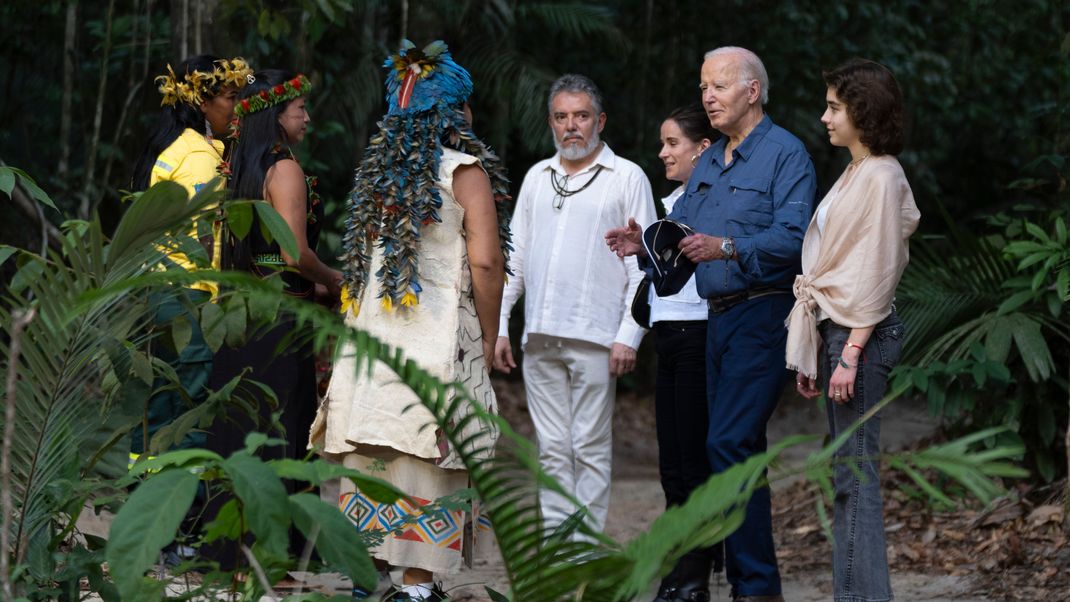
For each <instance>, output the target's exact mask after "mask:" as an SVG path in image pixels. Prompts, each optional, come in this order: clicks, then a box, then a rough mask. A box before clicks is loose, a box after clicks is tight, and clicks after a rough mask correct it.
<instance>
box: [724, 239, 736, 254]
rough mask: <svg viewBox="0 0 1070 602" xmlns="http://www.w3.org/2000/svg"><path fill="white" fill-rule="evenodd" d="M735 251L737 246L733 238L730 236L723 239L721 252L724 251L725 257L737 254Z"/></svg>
mask: <svg viewBox="0 0 1070 602" xmlns="http://www.w3.org/2000/svg"><path fill="white" fill-rule="evenodd" d="M735 252H736V246H735V245H734V244H732V239H730V238H724V239H721V253H723V254H724V256H725V257H731V256H732V255H734V254H735Z"/></svg>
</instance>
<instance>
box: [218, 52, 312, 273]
mask: <svg viewBox="0 0 1070 602" xmlns="http://www.w3.org/2000/svg"><path fill="white" fill-rule="evenodd" d="M296 76H297V74H296V73H293V72H291V71H283V70H281V69H265V70H263V71H257V72H256V73H255V74H254V75H253V77H254V78H255V79H256V81H255V82H253V83H251V84H249V85H247V86H245V87H244V88H242V91H241V99H246V98H249V97H250V96H255V95H257V94H260V91H261V90H270V89H271V88H274V87H275V86H276V85H279V84H282V83H283V82H286V81H289V80H291V79H293V78H294V77H296ZM239 102H240V101H239ZM291 102H293V100H289V101H286V102H280V103H279V104H276V105H272V106H270V107H268V108H266V109H263V110H261V111H257V112H255V113H250V114H248V115H246V116H245V117H242V118H241V123H240V124H239V135H238V140H237V141H236V142H235V143H234V147H233V148H232V149H231V154H230V173H231V175H230V180H229V181H228V182H227V190H228V192H229V197H230V198H232V199H262V198H264V179H265V177H266V176H267V172H268V170H269V169H271V166H272V165H275V163H276V162H278V161H279V160H280V159H286V158H289V157H290V153H289V148H288V142H287V140H286V130H284V129H283V128H282V124H280V123H279V115H281V114H282V113H283V112H284V111H286V108H287V107H288V106H290V103H291ZM259 219H260V218H259V217H258V216H257V214H256V213H255V212H254V213H253V226H252V228H251V229H250V230H249V234H248V235H247V236H246V237H245V238H244V239H242V240H238V239H237V238H236V237H234V236H232V235H230V234H228V235H227V237H226V239H225V240H224V241H223V253H222V266H223V267H224V268H226V269H232V270H246V271H248V270H249V269H250V266H251V265H252V248H253V240H254V239H256V238H257V237H258V236H259V235H260V234H259V233H260V228H259V227H258V225H259Z"/></svg>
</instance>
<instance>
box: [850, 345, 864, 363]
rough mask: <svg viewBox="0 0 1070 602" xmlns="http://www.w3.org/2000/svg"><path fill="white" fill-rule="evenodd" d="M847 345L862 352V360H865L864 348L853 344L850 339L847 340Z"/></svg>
mask: <svg viewBox="0 0 1070 602" xmlns="http://www.w3.org/2000/svg"><path fill="white" fill-rule="evenodd" d="M847 346H848V347H854V348H855V349H857V350H858V351H859V352H860V353H861V354H862V361H866V350H865V349H863V348H862V346H861V345H855V344H854V343H852V342H851V341H847Z"/></svg>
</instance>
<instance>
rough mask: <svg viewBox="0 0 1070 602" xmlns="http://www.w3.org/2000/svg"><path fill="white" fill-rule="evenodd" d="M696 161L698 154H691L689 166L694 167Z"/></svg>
mask: <svg viewBox="0 0 1070 602" xmlns="http://www.w3.org/2000/svg"><path fill="white" fill-rule="evenodd" d="M696 163H698V155H691V167H694V166H695V164H696Z"/></svg>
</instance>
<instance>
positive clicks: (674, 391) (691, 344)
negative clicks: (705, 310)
mask: <svg viewBox="0 0 1070 602" xmlns="http://www.w3.org/2000/svg"><path fill="white" fill-rule="evenodd" d="M653 330H654V332H655V333H656V337H657V339H656V341H655V349H656V351H657V355H658V371H657V380H656V384H655V394H654V413H655V416H656V418H657V434H658V468H659V471H660V473H661V488H662V490H663V491H664V492H665V506H666V507H669V506H678V505H681V504H683V503H684V502H686V501H687V498H688V496H690V495H691V492H692V491H694V490H695V489H696V488H697V487H698V486H699V485H702V484H703V483H705V482H706V480H707V479H709V478H710V475H711V474H712V470H711V469H710V462H709V456H708V455H707V453H706V436H707V434H708V431H709V429H708V424H709V418H708V413H709V404H708V403H707V398H706V320H693V321H690V320H689V321H680V322H655V323H654V327H653ZM723 557H724V554H723V552H722V546H721V545H720V544H718V545H716V546H713V547H711V548H707V549H702V550H695V551H693V552H690V553H688V554H687V555H685V556H684V557H683V558H682V559H681V565H679V566H678V567H677V570H675V571H674V572H673V573H671V574H670V575H669V578H673V577H674V574H678V573H680V572H688V573H695V572H698V573H699V574H700V575H701V574H702V573H705V574H707V575H708V572H709V567H710V564H711V563H712V564H713V565H714V566H715V567H717V570H720V566H721V561H722V559H723ZM702 567H705V570H703V568H702ZM679 577H684V576H683V575H679ZM684 578H686V577H684Z"/></svg>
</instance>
